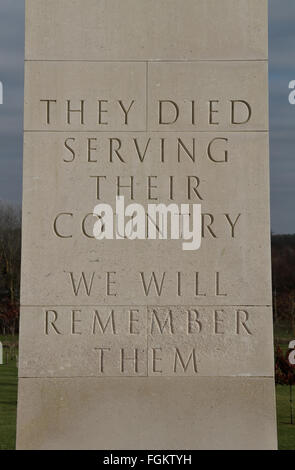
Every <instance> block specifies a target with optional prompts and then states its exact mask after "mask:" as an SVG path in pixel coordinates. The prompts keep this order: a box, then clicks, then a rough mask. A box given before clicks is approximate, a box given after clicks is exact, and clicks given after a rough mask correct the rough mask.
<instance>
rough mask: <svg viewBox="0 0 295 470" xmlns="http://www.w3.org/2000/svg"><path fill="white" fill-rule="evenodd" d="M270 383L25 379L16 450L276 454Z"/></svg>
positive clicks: (264, 380) (229, 379)
mask: <svg viewBox="0 0 295 470" xmlns="http://www.w3.org/2000/svg"><path fill="white" fill-rule="evenodd" d="M274 403H275V400H274V384H273V379H272V378H255V377H251V378H250V377H249V378H248V377H242V378H237V377H227V378H224V377H210V378H209V377H199V378H195V377H192V378H183V377H177V378H171V377H165V378H160V377H156V378H151V377H150V378H146V377H138V378H136V379H133V380H128V378H126V377H122V378H67V379H62V378H61V379H48V378H44V379H43V378H41V379H33V378H26V379H20V396H19V408H18V409H19V410H21V412H20V413H19V417H18V442H17V448H18V449H36V450H47V449H49V450H53V449H57V450H58V449H61V450H64V449H70V450H72V449H82V450H84V449H89V450H105V449H110V450H113V449H117V450H129V449H138V450H145V449H157V450H161V449H162V450H163V449H171V450H173V449H181V450H185V449H192V450H193V449H196V450H200V449H201V450H218V449H219V450H226V449H229V450H242V449H245V450H252V449H258V450H262V449H263V450H264V449H265V450H271V449H276V448H277V436H276V433H275V431H274V430H275V429H276V422H275V415H276V413H275V409H274Z"/></svg>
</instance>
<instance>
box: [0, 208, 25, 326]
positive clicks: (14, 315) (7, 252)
mask: <svg viewBox="0 0 295 470" xmlns="http://www.w3.org/2000/svg"><path fill="white" fill-rule="evenodd" d="M20 261H21V210H20V208H18V207H15V206H12V205H9V204H6V203H3V202H0V335H15V334H17V333H18V323H19V298H20Z"/></svg>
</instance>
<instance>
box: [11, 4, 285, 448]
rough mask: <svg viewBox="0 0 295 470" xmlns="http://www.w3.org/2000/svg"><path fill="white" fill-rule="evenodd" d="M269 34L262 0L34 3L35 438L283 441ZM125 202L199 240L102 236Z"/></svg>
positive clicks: (23, 438)
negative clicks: (196, 213) (190, 244)
mask: <svg viewBox="0 0 295 470" xmlns="http://www.w3.org/2000/svg"><path fill="white" fill-rule="evenodd" d="M267 44H268V37H267V1H266V0H185V1H183V0H169V1H168V0H148V1H147V0H63V1H60V0H51V1H50V2H48V1H47V0H27V1H26V52H25V58H26V67H25V117H24V128H25V133H24V177H23V182H24V193H23V252H22V281H21V304H22V307H21V334H20V363H19V400H18V433H17V446H18V448H19V449H274V448H276V445H277V444H276V419H275V395H274V378H273V375H274V364H273V333H272V307H271V301H272V296H271V278H270V272H271V270H270V221H269V175H268V173H269V158H268V63H267V58H268V46H267ZM116 197H118V198H119V199H120V201H122V197H124V203H125V205H126V206H127V205H130V204H137V205H138V204H141V205H142V207H144V208H145V209H147V208H148V206H149V205H150V204H154V205H158V204H162V205H166V206H167V207H168V206H169V205H171V204H174V205H177V206H178V207H180V206H181V205H184V206H186V207H188V212H187V214H186V216H187V217H188V218H189V220H191V218H192V213H193V209H192V208H193V207H200V206H201V212H202V215H201V219H199V218H198V220H201V228H200V226H199V228H200V230H201V247H200V248H199V249H183V246H182V243H181V241H180V240H178V239H173V238H172V237H171V238H172V239H171V238H169V237H168V239H167V240H166V239H161V237H160V236H159V237H157V238H156V239H148V237H147V239H141V238H140V237H138V238H137V239H130V237H129V238H128V237H127V236H126V233H127V232H126V233H125V232H124V233H123V234H122V233H121V234H120V235H121V237H118V238H115V237H114V239H106V238H104V239H102V240H98V239H97V238H95V236H94V235H95V232H94V228H95V226H96V224H97V223H98V222H99V223H101V220H102V218H101V216H98V215H97V213H96V212H95V211H94V208H95V207H96V206H97V205H98V204H108V205H109V206H110V207H111V208H113V209H115V205H116V204H115V200H116ZM166 206H165V207H166ZM95 214H96V215H95ZM129 215H130V214H129ZM133 215H134V214H133ZM168 215H169V214H168ZM168 215H167V217H168ZM147 219H148V216H147ZM129 220H130V222H131V219H129ZM133 222H134V219H132V223H133ZM183 223H184V222H183ZM141 228H142V227H139V228H138V230H141ZM155 228H156V229H157V230H158V233H159V234H160V229H159V227H158V225H157V224H155ZM107 230H108V228H106V225H104V224H102V232H103V231H104V232H105V234H106V231H107ZM147 235H148V234H147ZM102 238H103V237H102ZM135 238H136V237H135ZM195 248H196V247H195Z"/></svg>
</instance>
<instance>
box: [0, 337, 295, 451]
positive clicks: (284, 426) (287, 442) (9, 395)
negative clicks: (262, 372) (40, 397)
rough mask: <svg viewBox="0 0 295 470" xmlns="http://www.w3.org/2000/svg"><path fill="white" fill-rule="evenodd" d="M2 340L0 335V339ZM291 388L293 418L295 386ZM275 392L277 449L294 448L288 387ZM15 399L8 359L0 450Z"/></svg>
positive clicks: (0, 398)
mask: <svg viewBox="0 0 295 470" xmlns="http://www.w3.org/2000/svg"><path fill="white" fill-rule="evenodd" d="M289 338H290V336H289ZM3 340H4V338H1V337H0V341H3ZM5 340H6V341H7V338H5ZM14 341H15V340H14ZM293 388H294V390H293V393H294V419H295V386H294V387H293ZM276 394H277V418H278V436H279V449H280V450H295V425H293V426H292V425H291V424H290V408H289V387H288V386H287V385H277V387H276ZM16 401H17V368H16V363H15V361H9V363H8V364H6V365H3V366H0V450H11V449H14V448H15V430H16Z"/></svg>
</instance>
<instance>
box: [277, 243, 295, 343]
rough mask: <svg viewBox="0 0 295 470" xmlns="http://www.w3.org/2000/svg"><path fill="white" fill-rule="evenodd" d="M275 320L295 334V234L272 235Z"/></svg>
mask: <svg viewBox="0 0 295 470" xmlns="http://www.w3.org/2000/svg"><path fill="white" fill-rule="evenodd" d="M272 284H273V313H274V322H275V324H278V323H285V324H287V325H288V326H289V328H291V330H292V331H293V333H294V335H295V235H272Z"/></svg>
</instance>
